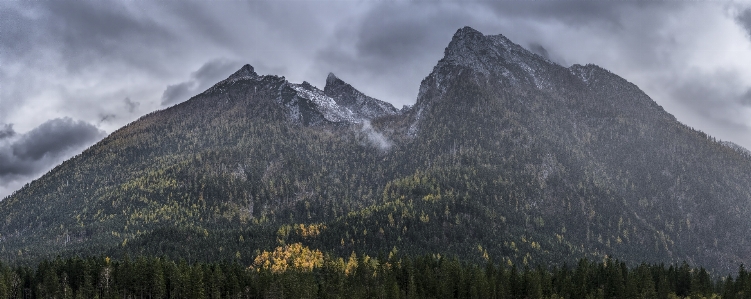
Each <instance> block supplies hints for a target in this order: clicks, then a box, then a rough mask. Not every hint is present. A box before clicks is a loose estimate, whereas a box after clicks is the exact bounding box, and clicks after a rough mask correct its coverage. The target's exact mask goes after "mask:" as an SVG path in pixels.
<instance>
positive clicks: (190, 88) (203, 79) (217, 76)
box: [161, 59, 241, 107]
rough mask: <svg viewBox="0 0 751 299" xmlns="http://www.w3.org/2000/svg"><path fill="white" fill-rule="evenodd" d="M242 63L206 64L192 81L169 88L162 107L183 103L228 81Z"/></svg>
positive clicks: (213, 62) (217, 62)
mask: <svg viewBox="0 0 751 299" xmlns="http://www.w3.org/2000/svg"><path fill="white" fill-rule="evenodd" d="M239 65H241V64H240V63H237V62H232V61H227V60H223V59H218V60H212V61H209V62H207V63H205V64H204V65H203V66H201V68H199V69H198V70H197V71H195V72H193V73H192V74H191V75H190V79H189V80H188V81H185V82H181V83H178V84H174V85H169V86H167V89H165V90H164V93H163V94H162V102H161V104H162V106H165V107H166V106H172V105H174V104H177V103H182V102H184V101H185V100H187V99H189V98H190V97H192V96H194V95H196V94H199V93H201V92H203V91H204V90H206V89H208V88H209V87H211V86H212V85H214V84H216V83H217V82H219V81H221V80H224V79H226V78H227V77H228V76H229V75H231V74H232V72H234V71H236V70H237V69H238V68H239Z"/></svg>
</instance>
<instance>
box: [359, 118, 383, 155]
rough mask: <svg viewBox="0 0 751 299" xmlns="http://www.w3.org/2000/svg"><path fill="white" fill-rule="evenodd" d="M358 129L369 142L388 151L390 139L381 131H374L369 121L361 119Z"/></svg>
mask: <svg viewBox="0 0 751 299" xmlns="http://www.w3.org/2000/svg"><path fill="white" fill-rule="evenodd" d="M360 131H361V132H362V133H364V134H365V137H367V138H368V141H369V142H370V144H372V145H373V146H375V147H377V148H378V149H380V150H382V151H388V150H389V149H390V148H391V141H389V139H388V138H386V136H384V135H383V134H381V132H378V131H376V130H375V129H374V128H373V126H372V125H370V121H368V120H365V121H363V123H362V128H361V129H360Z"/></svg>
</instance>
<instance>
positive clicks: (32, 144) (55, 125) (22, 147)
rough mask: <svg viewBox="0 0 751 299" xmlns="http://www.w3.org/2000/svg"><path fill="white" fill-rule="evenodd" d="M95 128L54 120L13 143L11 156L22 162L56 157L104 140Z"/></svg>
mask: <svg viewBox="0 0 751 299" xmlns="http://www.w3.org/2000/svg"><path fill="white" fill-rule="evenodd" d="M104 136H106V133H105V132H104V131H101V130H99V129H97V128H96V127H95V126H93V125H91V124H88V123H85V122H83V121H74V120H73V119H71V118H56V119H53V120H49V121H47V122H45V123H43V124H42V125H40V126H39V127H36V128H34V129H33V130H31V131H29V132H28V133H26V134H24V135H23V136H21V138H19V139H18V140H17V141H16V142H14V143H13V145H12V146H11V148H12V149H13V155H14V156H16V157H18V158H20V159H24V160H39V159H41V158H42V157H44V156H46V155H49V156H58V155H60V154H61V153H64V152H66V151H68V150H70V149H72V148H76V147H79V146H81V145H82V144H87V143H90V142H92V141H94V140H98V139H101V138H104Z"/></svg>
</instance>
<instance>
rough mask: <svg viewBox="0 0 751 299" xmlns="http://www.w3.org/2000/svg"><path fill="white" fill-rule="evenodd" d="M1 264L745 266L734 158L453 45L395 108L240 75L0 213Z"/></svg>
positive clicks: (579, 87)
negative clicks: (289, 253)
mask: <svg viewBox="0 0 751 299" xmlns="http://www.w3.org/2000/svg"><path fill="white" fill-rule="evenodd" d="M0 215H2V216H0V217H2V218H0V219H2V221H0V258H2V259H3V260H8V261H12V262H16V263H23V262H25V261H35V260H38V259H40V258H46V257H53V256H56V255H61V256H70V255H84V254H89V255H101V254H106V255H109V256H115V257H117V256H123V255H125V254H130V255H136V254H144V255H151V256H163V255H166V256H169V257H173V258H183V259H187V260H189V261H216V260H227V259H235V260H238V261H240V262H243V263H245V264H250V263H251V261H252V260H253V259H254V257H255V256H256V255H257V254H258V252H260V251H263V250H271V249H273V248H274V247H275V246H278V245H279V244H290V243H293V242H294V243H298V242H299V243H302V244H303V245H304V246H307V247H309V248H313V249H318V250H320V251H322V252H325V253H327V254H330V255H333V256H342V257H346V256H349V255H350V254H351V253H352V252H358V253H360V254H369V255H370V256H377V255H379V254H384V255H386V254H389V255H400V254H441V255H444V256H445V255H448V256H456V257H458V258H459V259H461V260H465V261H473V262H484V261H488V260H493V261H496V262H503V263H506V264H511V265H519V266H524V265H530V266H533V265H561V264H563V263H569V264H572V263H574V262H575V261H576V260H577V259H580V258H590V259H596V260H600V259H602V258H604V257H614V258H617V259H620V260H623V261H626V262H628V263H632V264H636V263H641V262H650V263H670V262H679V261H688V262H689V263H691V264H693V265H697V266H703V267H706V268H708V269H710V270H711V271H714V272H715V273H722V274H725V273H729V272H732V271H734V270H736V269H737V266H738V264H741V263H746V264H749V263H751V249H749V248H751V246H749V244H751V235H749V234H748V232H749V231H751V221H749V220H748V219H751V155H749V152H748V151H747V150H745V149H743V148H741V147H739V146H737V145H734V144H730V143H726V142H721V141H717V140H716V139H714V138H713V137H711V136H708V135H706V134H705V133H703V132H701V131H699V130H696V129H693V128H690V127H688V126H686V125H684V124H681V123H679V122H678V121H677V120H676V119H675V118H674V117H673V116H672V115H670V114H669V113H668V112H666V111H665V110H664V109H663V108H662V107H660V106H659V105H658V104H657V103H655V102H654V101H653V100H652V99H651V98H649V96H647V95H646V94H645V93H644V92H642V91H641V90H640V89H639V87H638V86H636V85H634V84H632V83H630V82H628V81H627V80H625V79H623V78H621V77H619V76H617V75H616V74H613V73H612V72H610V71H608V70H605V69H603V68H601V67H598V66H595V65H585V66H582V65H573V66H570V67H564V66H561V65H558V64H556V63H554V62H552V61H550V60H548V59H546V58H544V57H542V56H539V55H537V54H534V53H532V52H530V51H528V50H526V49H524V48H523V47H521V46H519V45H516V44H514V43H513V42H512V41H510V40H509V39H507V38H506V37H504V36H502V35H484V34H482V33H480V32H478V31H477V30H474V29H472V28H469V27H465V28H462V29H459V30H458V31H457V32H456V34H455V35H454V36H453V39H452V40H451V42H450V43H449V45H448V47H446V49H445V55H444V57H443V58H442V59H441V60H440V61H438V63H437V64H436V66H435V67H434V68H433V71H432V72H431V73H430V74H428V75H427V76H426V77H425V79H424V80H423V81H422V83H421V85H420V89H419V94H418V97H417V99H416V102H415V105H414V106H412V107H409V108H406V109H401V110H397V109H396V108H394V107H393V106H392V105H391V104H389V103H387V102H383V101H380V100H377V99H374V98H372V97H369V96H367V95H364V94H363V93H362V92H360V91H358V90H357V89H355V88H354V87H353V86H351V85H350V84H347V83H346V82H344V81H343V80H342V79H339V78H338V77H337V76H335V75H334V74H329V75H328V77H327V79H326V86H325V87H324V89H323V90H321V89H318V88H317V87H315V86H313V85H311V84H309V83H307V82H303V83H301V84H297V83H291V82H288V81H287V80H286V79H285V78H284V77H278V76H273V75H258V74H257V73H256V72H255V70H254V69H253V67H252V66H250V65H245V66H243V67H242V68H241V69H240V70H238V71H237V72H236V73H234V74H232V75H231V76H230V77H228V78H227V79H226V80H223V81H221V82H218V83H217V84H216V85H214V86H213V87H211V88H209V89H208V90H206V91H205V92H203V93H201V94H199V95H197V96H195V97H193V98H191V99H190V100H188V101H186V102H184V103H181V104H178V105H175V106H173V107H170V108H168V109H165V110H161V111H156V112H153V113H150V114H148V115H146V116H144V117H142V118H141V119H139V120H137V121H135V122H133V123H131V124H129V125H127V126H125V127H123V128H121V129H119V130H117V131H115V132H114V133H112V134H111V135H110V136H109V137H107V138H105V139H104V140H102V141H101V142H99V143H97V144H96V145H94V146H92V147H91V148H89V149H87V150H86V151H84V152H83V153H82V154H80V155H78V156H76V157H74V158H72V159H70V160H68V161H66V162H64V163H63V164H61V165H59V166H58V167H56V168H55V169H53V170H52V171H50V172H49V173H47V174H45V175H44V176H42V177H41V178H39V179H37V180H35V181H33V182H32V183H30V184H28V185H27V186H25V187H23V188H22V189H20V190H18V191H17V192H15V193H13V194H12V195H11V196H9V197H7V198H5V199H4V200H2V201H0Z"/></svg>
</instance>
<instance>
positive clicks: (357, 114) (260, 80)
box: [206, 64, 399, 125]
mask: <svg viewBox="0 0 751 299" xmlns="http://www.w3.org/2000/svg"><path fill="white" fill-rule="evenodd" d="M244 83H251V84H252V85H253V86H254V87H253V89H252V92H254V93H256V92H258V89H259V88H261V89H274V92H275V93H276V94H277V96H276V98H275V102H276V103H277V104H278V105H279V106H280V107H282V108H283V109H284V110H285V111H286V114H287V116H288V117H289V119H290V120H291V121H293V122H295V123H300V124H303V125H319V124H322V123H353V124H357V123H362V122H363V121H365V120H370V119H373V118H376V117H380V116H385V115H395V114H398V113H399V110H397V109H396V108H394V106H392V105H391V104H389V103H386V102H383V101H380V100H377V99H374V98H372V97H369V96H367V95H365V94H363V93H362V92H360V91H358V90H357V89H355V88H354V87H352V86H351V85H349V84H347V83H345V82H344V81H342V80H340V79H339V78H336V76H334V74H329V76H328V78H327V80H326V87H325V91H323V90H320V89H318V88H316V87H315V86H313V85H311V84H310V83H308V82H303V83H302V84H295V83H290V82H289V81H287V80H286V79H285V78H284V77H278V76H271V75H266V76H259V75H258V74H256V72H255V71H254V69H253V67H252V66H250V65H248V64H246V65H245V66H243V67H242V68H240V70H238V71H237V72H235V73H234V74H232V75H231V76H229V77H228V78H227V79H225V80H223V81H221V82H219V83H217V84H216V85H214V86H213V87H212V88H210V89H208V90H207V91H206V93H218V94H222V93H227V92H228V90H229V89H230V88H233V86H235V85H237V86H240V85H243V84H244Z"/></svg>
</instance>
